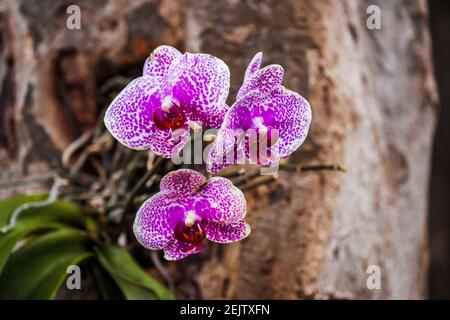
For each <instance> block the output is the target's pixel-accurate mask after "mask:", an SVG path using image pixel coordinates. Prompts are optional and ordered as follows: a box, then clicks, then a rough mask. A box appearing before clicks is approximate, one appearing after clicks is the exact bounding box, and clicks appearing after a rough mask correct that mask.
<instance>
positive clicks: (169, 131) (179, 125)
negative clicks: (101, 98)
mask: <svg viewBox="0 0 450 320" xmlns="http://www.w3.org/2000/svg"><path fill="white" fill-rule="evenodd" d="M229 87H230V71H229V69H228V66H227V65H226V64H225V63H224V62H223V61H222V60H220V59H218V58H216V57H213V56H211V55H207V54H191V53H184V54H181V53H180V52H179V51H178V50H177V49H175V48H173V47H170V46H160V47H158V48H156V49H155V50H154V51H153V52H152V53H151V54H150V57H149V58H148V59H147V60H146V62H145V64H144V71H143V75H142V76H141V77H139V78H136V79H135V80H133V81H132V82H130V83H129V84H128V85H127V86H126V87H125V88H124V89H123V90H122V92H120V93H119V95H118V96H117V97H116V98H115V99H114V101H113V102H112V103H111V105H110V106H109V107H108V109H107V111H106V114H105V119H104V121H105V125H106V127H107V128H108V130H109V132H110V133H111V134H112V135H113V136H114V137H115V138H116V139H117V140H118V141H119V142H120V143H122V144H123V145H125V146H127V147H129V148H131V149H138V150H143V149H151V150H152V151H153V152H154V153H155V154H158V155H161V156H163V157H165V158H171V157H173V156H174V155H175V154H177V153H178V152H179V151H180V150H181V149H182V148H183V146H184V145H185V143H186V142H187V141H188V139H189V135H190V132H189V127H190V123H191V122H196V123H197V124H198V123H200V124H201V125H203V126H205V127H209V128H219V127H220V125H221V124H222V122H223V118H224V115H225V113H226V111H227V110H228V106H227V105H226V104H225V100H226V98H227V96H228V91H229Z"/></svg>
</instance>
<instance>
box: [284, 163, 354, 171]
mask: <svg viewBox="0 0 450 320" xmlns="http://www.w3.org/2000/svg"><path fill="white" fill-rule="evenodd" d="M280 169H283V170H286V171H294V172H297V173H300V172H304V171H324V170H328V171H339V172H347V169H345V168H343V167H341V166H340V165H338V164H311V165H300V164H290V163H285V164H280Z"/></svg>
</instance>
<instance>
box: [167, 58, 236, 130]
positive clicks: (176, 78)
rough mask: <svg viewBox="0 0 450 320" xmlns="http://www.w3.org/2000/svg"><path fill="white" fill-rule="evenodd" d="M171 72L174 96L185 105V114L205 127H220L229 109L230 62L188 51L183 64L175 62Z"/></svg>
mask: <svg viewBox="0 0 450 320" xmlns="http://www.w3.org/2000/svg"><path fill="white" fill-rule="evenodd" d="M169 74H170V77H171V84H172V87H173V93H172V95H173V98H174V99H175V100H176V101H178V102H179V104H180V105H183V106H184V107H185V111H186V116H187V117H189V118H190V119H191V120H193V121H200V122H202V123H203V125H204V126H206V127H210V128H219V127H220V125H221V124H222V121H223V118H224V116H225V113H226V112H227V111H228V106H227V105H226V103H225V101H226V99H227V96H228V91H229V89H230V70H229V69H228V66H227V65H226V64H225V63H224V62H223V61H222V60H220V59H218V58H216V57H214V56H211V55H209V54H201V53H199V54H191V53H185V54H184V55H183V57H182V58H181V60H180V66H172V68H171V69H170V71H169Z"/></svg>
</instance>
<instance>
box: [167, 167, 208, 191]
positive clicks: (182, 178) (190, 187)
mask: <svg viewBox="0 0 450 320" xmlns="http://www.w3.org/2000/svg"><path fill="white" fill-rule="evenodd" d="M206 181H207V180H206V178H205V176H203V175H202V174H201V173H200V172H197V171H195V170H191V169H179V170H176V171H172V172H169V173H168V174H167V175H165V176H164V177H163V178H162V179H161V183H160V186H159V187H160V189H161V191H166V192H170V193H173V194H176V195H190V194H192V193H194V192H196V191H197V190H198V189H199V188H200V186H201V185H202V184H204V183H206Z"/></svg>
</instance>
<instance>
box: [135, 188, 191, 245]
mask: <svg viewBox="0 0 450 320" xmlns="http://www.w3.org/2000/svg"><path fill="white" fill-rule="evenodd" d="M184 217H185V210H184V208H183V207H182V206H181V205H179V204H178V203H176V202H175V201H174V198H173V196H172V195H170V194H168V193H164V192H161V193H158V194H156V195H154V196H153V197H151V198H150V199H148V200H147V201H145V202H144V204H143V205H142V206H141V207H140V208H139V210H138V212H137V214H136V218H135V220H134V225H133V231H134V235H135V236H136V239H137V240H138V241H139V243H140V244H142V245H143V246H144V247H146V248H148V249H153V250H156V249H163V248H164V247H166V246H167V244H168V243H169V242H170V241H171V240H173V239H174V229H175V226H176V225H177V223H178V222H179V221H181V220H182V219H184Z"/></svg>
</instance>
